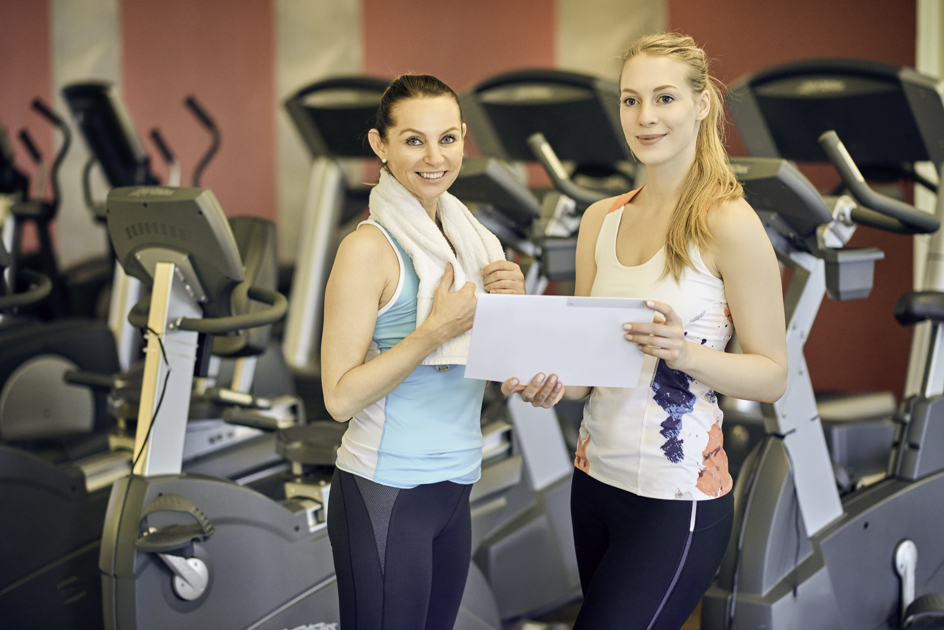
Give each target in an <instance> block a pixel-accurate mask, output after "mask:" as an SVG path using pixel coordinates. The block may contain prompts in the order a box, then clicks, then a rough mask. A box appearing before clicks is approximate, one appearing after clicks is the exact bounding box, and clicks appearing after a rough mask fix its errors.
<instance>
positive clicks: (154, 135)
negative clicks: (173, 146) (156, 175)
mask: <svg viewBox="0 0 944 630" xmlns="http://www.w3.org/2000/svg"><path fill="white" fill-rule="evenodd" d="M151 141H152V142H154V146H156V147H157V150H158V151H160V152H161V157H163V158H164V161H165V162H167V163H168V164H169V163H171V162H173V161H174V154H173V153H172V152H171V150H170V148H169V147H168V146H167V143H166V142H164V136H163V135H161V132H160V130H159V129H158V128H157V127H155V128H154V129H151Z"/></svg>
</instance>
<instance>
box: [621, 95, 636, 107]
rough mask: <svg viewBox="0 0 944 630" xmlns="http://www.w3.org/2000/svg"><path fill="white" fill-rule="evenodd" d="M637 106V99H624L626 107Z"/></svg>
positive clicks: (630, 97)
mask: <svg viewBox="0 0 944 630" xmlns="http://www.w3.org/2000/svg"><path fill="white" fill-rule="evenodd" d="M635 104H636V99H635V98H634V97H632V96H627V97H626V98H624V99H623V105H625V106H626V107H632V106H633V105H635Z"/></svg>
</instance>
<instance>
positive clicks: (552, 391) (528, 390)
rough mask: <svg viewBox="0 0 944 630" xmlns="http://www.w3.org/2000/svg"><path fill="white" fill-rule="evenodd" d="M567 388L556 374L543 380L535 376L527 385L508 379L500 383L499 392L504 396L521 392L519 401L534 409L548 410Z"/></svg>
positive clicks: (541, 377) (539, 376)
mask: <svg viewBox="0 0 944 630" xmlns="http://www.w3.org/2000/svg"><path fill="white" fill-rule="evenodd" d="M566 389H567V388H566V387H564V384H563V383H561V382H560V381H559V380H558V379H557V375H556V374H551V375H550V376H548V377H547V378H544V375H543V374H537V375H535V377H534V378H532V379H531V382H530V383H528V384H527V385H520V384H519V383H518V379H516V378H510V379H508V380H507V381H505V382H504V383H502V386H501V390H502V393H503V394H505V395H506V396H507V395H508V394H512V393H514V392H521V399H522V400H524V401H525V402H529V403H531V404H532V405H533V406H535V407H544V408H545V409H550V408H551V407H553V406H554V405H556V404H557V403H558V402H560V399H561V398H563V396H564V391H565V390H566Z"/></svg>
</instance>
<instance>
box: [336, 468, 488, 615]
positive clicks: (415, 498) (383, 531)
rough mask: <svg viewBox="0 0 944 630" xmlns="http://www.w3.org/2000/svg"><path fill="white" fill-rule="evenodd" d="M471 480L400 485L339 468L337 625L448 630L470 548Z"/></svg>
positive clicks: (337, 477) (458, 602)
mask: <svg viewBox="0 0 944 630" xmlns="http://www.w3.org/2000/svg"><path fill="white" fill-rule="evenodd" d="M471 489H472V486H471V485H460V484H456V483H452V482H450V481H443V482H441V483H434V484H428V485H421V486H417V487H415V488H410V489H407V490H403V489H400V488H393V487H390V486H384V485H381V484H378V483H374V482H373V481H370V480H368V479H365V478H363V477H359V476H357V475H352V474H350V473H347V472H344V471H342V470H339V469H336V470H335V473H334V481H333V482H332V484H331V494H330V496H329V499H328V536H329V537H330V539H331V550H332V552H333V554H334V566H335V571H336V573H337V578H338V598H339V600H340V604H341V630H381V629H382V630H400V629H402V630H423V629H424V628H425V630H451V629H452V627H453V625H454V624H455V621H456V616H457V615H458V613H459V604H460V602H461V601H462V592H463V591H464V590H465V582H466V578H468V575H469V562H470V559H471V554H472V519H471V513H470V510H469V492H470V491H471Z"/></svg>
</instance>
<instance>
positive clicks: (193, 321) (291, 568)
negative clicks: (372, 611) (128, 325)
mask: <svg viewBox="0 0 944 630" xmlns="http://www.w3.org/2000/svg"><path fill="white" fill-rule="evenodd" d="M108 199H109V200H108V226H109V232H110V234H111V236H112V240H113V243H114V246H115V251H116V254H117V255H118V257H119V261H120V262H121V264H122V265H123V266H124V267H125V268H126V271H127V272H128V273H129V274H131V275H134V276H135V277H137V278H138V279H139V280H141V281H142V282H143V283H145V284H147V285H150V286H151V287H152V295H151V301H150V310H149V315H148V324H149V327H150V329H151V331H152V332H151V333H150V334H149V340H148V351H147V360H146V365H145V376H144V389H143V392H142V403H141V411H140V417H139V420H138V433H137V438H136V442H135V453H136V456H135V461H136V464H135V467H134V472H135V474H134V475H133V476H131V477H126V478H124V479H122V480H119V481H118V482H117V483H116V484H115V486H114V487H113V489H112V495H111V500H110V503H109V508H108V514H107V516H106V529H105V533H104V536H103V543H102V554H101V560H100V565H101V569H102V572H103V574H104V575H103V578H102V579H103V591H104V608H105V623H106V627H108V628H149V627H151V628H167V627H175V628H191V627H193V628H197V627H199V628H206V627H253V628H276V627H278V628H280V629H281V628H283V627H297V626H298V625H299V624H302V623H306V624H316V623H325V624H330V623H336V622H337V612H336V607H337V595H336V593H335V592H333V565H332V562H331V552H330V547H329V544H328V541H327V536H326V531H325V527H324V522H323V521H324V519H323V516H324V508H323V506H324V505H326V501H325V500H326V499H327V489H328V486H327V485H326V484H318V483H315V484H313V485H312V486H311V487H310V489H308V492H307V494H306V495H303V494H301V491H302V489H303V485H302V484H297V485H296V486H295V487H294V490H293V492H294V493H295V494H294V496H293V497H292V498H289V499H288V500H287V501H284V502H281V503H279V502H275V501H273V500H271V499H269V498H267V497H265V496H263V495H261V494H258V493H257V492H255V491H253V490H251V489H249V488H246V487H243V486H240V485H238V484H235V483H233V482H230V481H228V480H223V479H219V478H213V477H209V476H205V475H195V474H184V475H181V474H180V462H181V458H182V454H183V443H184V435H185V432H186V428H185V427H186V419H187V414H188V399H189V395H188V392H189V391H190V390H191V389H192V384H191V381H192V378H193V377H192V374H193V371H194V364H195V362H196V361H197V347H198V342H197V338H198V334H200V333H214V334H220V333H225V332H228V331H234V330H240V329H244V328H249V327H252V326H258V325H261V324H271V323H272V322H274V321H276V320H277V319H278V318H280V317H281V316H282V315H283V314H284V312H285V309H286V301H285V298H284V297H282V296H281V295H279V294H277V293H275V292H273V291H268V290H261V289H258V288H255V287H251V286H248V284H247V283H246V282H245V281H244V276H243V274H242V264H241V261H240V258H239V252H238V249H237V247H236V242H235V240H234V238H233V235H232V233H231V232H230V231H229V229H228V226H227V223H226V219H225V217H224V216H223V213H222V209H221V208H220V207H219V204H218V203H216V200H215V198H214V197H213V195H212V193H210V192H209V191H205V190H202V189H169V188H159V187H138V188H119V189H113V190H112V191H111V192H110V193H109V198H108ZM155 216H157V217H160V223H159V225H160V226H161V228H162V229H161V230H160V233H158V231H152V232H151V233H145V232H143V231H141V230H137V229H135V226H140V225H144V224H145V223H147V222H149V221H153V220H154V217H155ZM164 228H166V230H164ZM184 235H186V236H185V237H184ZM237 298H239V299H241V300H243V301H245V300H246V299H247V298H249V299H252V300H261V301H263V302H265V303H267V304H268V305H269V306H268V307H266V308H265V309H264V310H261V311H258V312H249V313H247V314H244V315H233V314H232V310H233V306H234V304H235V303H236V300H237ZM204 313H205V314H206V317H205V318H203V317H201V316H202V315H203V314H204ZM325 426H326V427H328V428H329V429H333V428H334V427H333V425H331V424H328V423H325ZM326 441H327V442H329V443H330V442H331V440H326ZM322 492H324V494H322ZM194 521H195V522H194ZM142 525H143V526H144V529H143V530H142ZM168 568H170V569H171V571H173V573H171V572H169V571H168ZM262 574H264V575H265V578H263V579H259V578H260V575H262ZM312 615H313V616H312ZM328 627H330V626H328Z"/></svg>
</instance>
